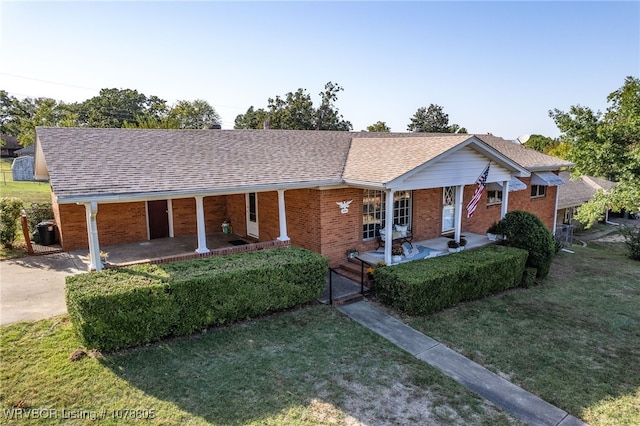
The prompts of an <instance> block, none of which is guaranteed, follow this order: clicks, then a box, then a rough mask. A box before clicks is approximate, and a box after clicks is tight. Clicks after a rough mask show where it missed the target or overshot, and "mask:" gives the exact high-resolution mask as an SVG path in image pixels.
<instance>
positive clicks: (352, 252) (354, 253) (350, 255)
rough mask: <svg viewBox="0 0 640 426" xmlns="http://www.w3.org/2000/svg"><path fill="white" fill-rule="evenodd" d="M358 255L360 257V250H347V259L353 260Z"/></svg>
mask: <svg viewBox="0 0 640 426" xmlns="http://www.w3.org/2000/svg"><path fill="white" fill-rule="evenodd" d="M357 255H358V249H356V248H348V249H347V257H348V258H349V259H353V258H354V257H356V256H357Z"/></svg>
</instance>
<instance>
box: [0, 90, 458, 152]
mask: <svg viewBox="0 0 640 426" xmlns="http://www.w3.org/2000/svg"><path fill="white" fill-rule="evenodd" d="M343 90H344V89H343V88H342V87H341V86H340V85H338V84H336V83H333V82H331V81H330V82H328V83H327V84H326V85H325V86H324V90H323V91H322V92H320V93H319V95H320V103H319V105H317V106H315V105H314V103H313V100H312V99H311V95H310V94H309V93H308V92H307V91H306V89H302V88H300V89H298V90H297V91H295V92H289V93H286V94H285V95H283V96H280V95H277V96H275V97H274V98H269V99H268V100H267V106H266V107H265V108H254V107H253V106H250V107H249V109H247V111H246V112H245V113H244V114H239V115H238V116H237V117H236V119H235V122H234V128H235V129H262V128H264V127H268V128H271V129H289V130H339V131H350V130H353V125H352V124H351V122H350V121H348V120H345V119H344V117H343V116H342V114H340V112H339V110H338V108H337V106H336V102H337V100H338V94H339V93H340V92H341V91H343ZM220 121H221V118H220V115H219V114H218V113H217V112H216V110H215V108H213V107H212V106H211V105H210V104H209V103H208V102H207V101H204V100H201V99H197V100H194V101H185V100H182V101H178V102H177V103H176V104H174V105H168V104H167V101H165V100H164V99H161V98H160V97H158V96H146V95H145V94H144V93H140V92H138V91H137V90H132V89H115V88H112V89H108V88H105V89H102V90H100V93H99V94H98V95H97V96H94V97H92V98H90V99H87V100H85V101H83V102H76V103H65V102H62V101H56V100H54V99H50V98H24V99H18V98H16V97H15V96H11V95H10V94H9V93H8V92H6V91H4V90H0V133H3V134H8V135H12V136H15V137H17V138H18V141H19V142H20V143H21V144H22V145H23V146H29V145H32V144H33V143H35V128H36V127H37V126H54V127H55V126H57V127H112V128H147V129H208V128H213V127H219V125H220ZM367 130H368V131H370V132H390V131H391V128H389V126H387V124H386V123H385V122H384V121H378V122H376V123H374V124H372V125H370V126H368V127H367ZM407 130H408V131H412V132H432V133H442V132H444V133H466V132H467V131H466V129H465V128H463V127H460V126H459V125H457V124H449V116H448V114H446V113H445V112H444V109H443V107H442V106H440V105H436V104H431V105H429V107H421V108H419V109H418V110H417V111H416V113H415V114H414V116H413V117H411V118H410V122H409V124H408V125H407Z"/></svg>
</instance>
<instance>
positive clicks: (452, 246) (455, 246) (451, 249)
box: [447, 240, 460, 253]
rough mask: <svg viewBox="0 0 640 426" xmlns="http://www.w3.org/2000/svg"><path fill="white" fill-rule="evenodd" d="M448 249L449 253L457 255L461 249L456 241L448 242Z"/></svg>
mask: <svg viewBox="0 0 640 426" xmlns="http://www.w3.org/2000/svg"><path fill="white" fill-rule="evenodd" d="M447 247H449V253H456V252H457V251H458V249H459V248H460V244H458V242H457V241H456V240H449V241H447Z"/></svg>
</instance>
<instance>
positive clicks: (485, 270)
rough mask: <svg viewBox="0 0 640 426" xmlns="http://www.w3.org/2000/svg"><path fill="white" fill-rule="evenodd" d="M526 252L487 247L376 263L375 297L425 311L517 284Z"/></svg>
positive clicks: (411, 311) (409, 310) (415, 311)
mask: <svg viewBox="0 0 640 426" xmlns="http://www.w3.org/2000/svg"><path fill="white" fill-rule="evenodd" d="M527 255H528V254H527V251H526V250H521V249H517V248H513V247H503V246H496V245H494V246H490V247H485V248H481V249H477V250H469V251H463V252H460V253H455V254H450V255H447V256H439V257H435V258H431V259H423V260H417V261H414V262H407V263H401V264H399V265H395V266H385V267H381V268H376V270H375V274H374V279H375V288H376V292H377V294H378V296H379V297H380V299H381V300H382V301H383V302H384V303H387V304H389V305H391V306H393V307H395V308H398V309H400V310H402V311H404V312H407V313H409V314H414V315H424V314H430V313H432V312H436V311H439V310H442V309H445V308H448V307H450V306H453V305H455V304H456V303H459V302H461V301H463V300H472V299H478V298H481V297H484V296H487V295H488V294H491V293H493V292H497V291H501V290H505V289H508V288H511V287H516V286H518V285H520V284H521V282H522V277H523V272H524V270H525V263H526V261H527Z"/></svg>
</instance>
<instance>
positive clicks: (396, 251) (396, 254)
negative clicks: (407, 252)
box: [391, 245, 404, 263]
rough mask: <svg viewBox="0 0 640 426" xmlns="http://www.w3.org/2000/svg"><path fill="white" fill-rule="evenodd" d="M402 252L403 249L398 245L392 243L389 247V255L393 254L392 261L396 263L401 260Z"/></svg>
mask: <svg viewBox="0 0 640 426" xmlns="http://www.w3.org/2000/svg"><path fill="white" fill-rule="evenodd" d="M403 254H404V250H403V249H402V246H400V245H394V246H393V247H391V256H393V258H392V259H393V263H398V262H400V261H401V260H402V255H403Z"/></svg>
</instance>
